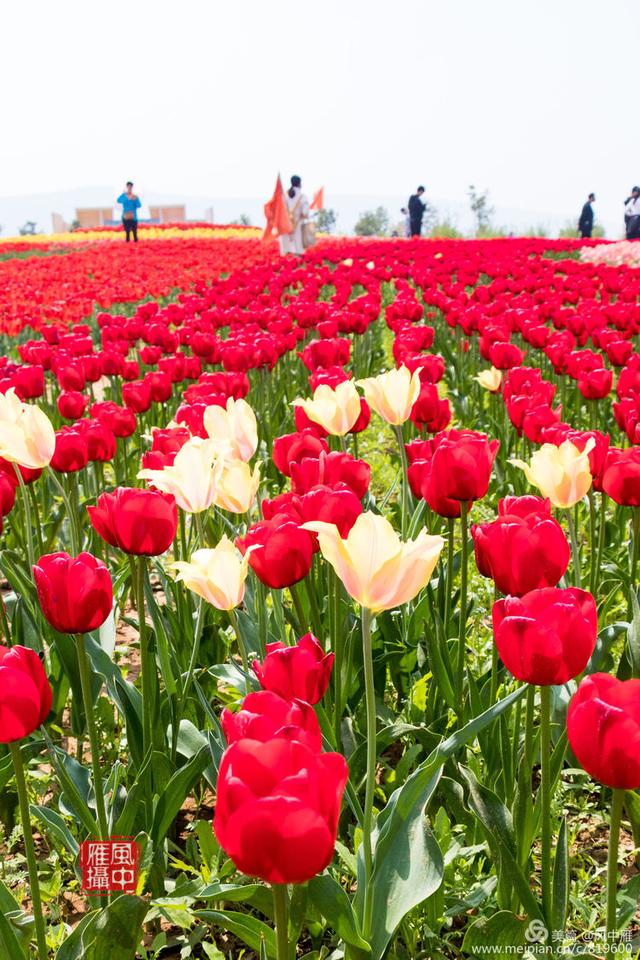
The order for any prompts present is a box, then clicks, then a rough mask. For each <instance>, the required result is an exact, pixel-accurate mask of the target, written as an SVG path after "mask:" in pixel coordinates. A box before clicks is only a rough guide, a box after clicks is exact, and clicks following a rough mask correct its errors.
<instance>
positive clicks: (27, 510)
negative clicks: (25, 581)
mask: <svg viewBox="0 0 640 960" xmlns="http://www.w3.org/2000/svg"><path fill="white" fill-rule="evenodd" d="M13 469H14V470H15V472H16V477H17V478H18V485H19V487H20V495H21V497H22V505H23V506H24V522H25V526H26V528H27V559H28V560H29V573H31V571H32V570H33V565H34V563H35V562H36V555H35V551H34V549H33V527H32V526H31V503H30V502H29V492H28V490H27V485H26V483H25V482H24V480H23V479H22V474H21V473H20V467H19V466H18V464H17V463H14V465H13Z"/></svg>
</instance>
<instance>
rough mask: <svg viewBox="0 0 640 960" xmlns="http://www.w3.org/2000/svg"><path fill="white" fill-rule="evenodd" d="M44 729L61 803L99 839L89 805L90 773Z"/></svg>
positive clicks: (96, 825)
mask: <svg viewBox="0 0 640 960" xmlns="http://www.w3.org/2000/svg"><path fill="white" fill-rule="evenodd" d="M42 729H43V732H44V738H45V740H46V742H47V747H48V749H49V756H50V757H51V762H52V763H53V766H54V767H55V770H56V773H57V775H58V779H59V780H60V784H61V786H62V789H63V795H62V796H61V797H60V800H59V803H60V804H63V805H64V807H65V808H66V809H68V810H69V812H70V813H71V815H72V816H73V817H74V818H75V819H76V820H77V821H78V822H79V823H81V824H82V825H83V826H84V828H85V829H86V830H87V832H88V833H89V834H90V835H91V836H96V837H97V836H98V834H99V832H100V831H99V830H98V824H97V822H96V819H95V817H94V815H93V811H92V810H91V807H90V806H89V803H88V796H89V771H88V770H85V769H84V767H82V766H81V765H80V764H79V763H78V761H77V760H74V758H73V757H71V756H69V754H68V753H66V752H65V751H64V750H62V749H61V748H60V747H57V746H56V745H55V744H54V743H53V741H52V740H51V738H50V736H49V734H48V733H47V732H46V730H44V728H42Z"/></svg>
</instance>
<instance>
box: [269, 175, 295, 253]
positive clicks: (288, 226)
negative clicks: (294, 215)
mask: <svg viewBox="0 0 640 960" xmlns="http://www.w3.org/2000/svg"><path fill="white" fill-rule="evenodd" d="M264 215H265V217H266V219H267V223H266V226H265V228H264V233H263V234H262V239H263V240H269V239H271V238H272V237H280V236H282V234H283V233H293V224H292V223H291V218H290V217H289V211H288V210H287V204H286V202H285V199H284V190H283V189H282V180H281V179H280V174H278V179H277V180H276V188H275V190H274V191H273V196H272V197H271V200H268V201H267V203H265V205H264Z"/></svg>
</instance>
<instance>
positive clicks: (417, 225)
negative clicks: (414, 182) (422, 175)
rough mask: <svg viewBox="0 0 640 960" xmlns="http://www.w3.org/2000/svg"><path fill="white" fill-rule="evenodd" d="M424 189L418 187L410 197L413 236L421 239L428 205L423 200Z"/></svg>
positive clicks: (410, 219) (409, 205)
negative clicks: (423, 220)
mask: <svg viewBox="0 0 640 960" xmlns="http://www.w3.org/2000/svg"><path fill="white" fill-rule="evenodd" d="M423 193H424V187H418V189H417V190H416V192H415V193H412V194H411V196H410V197H409V203H408V204H407V206H408V207H409V222H410V225H411V236H412V237H419V236H420V234H421V232H422V218H423V216H424V211H425V209H426V206H427V205H426V203H424V201H423V200H422V194H423Z"/></svg>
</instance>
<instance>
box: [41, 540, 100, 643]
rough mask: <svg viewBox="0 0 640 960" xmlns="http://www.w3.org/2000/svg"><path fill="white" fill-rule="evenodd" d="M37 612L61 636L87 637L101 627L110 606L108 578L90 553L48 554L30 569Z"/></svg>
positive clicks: (98, 561)
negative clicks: (72, 555)
mask: <svg viewBox="0 0 640 960" xmlns="http://www.w3.org/2000/svg"><path fill="white" fill-rule="evenodd" d="M33 576H34V580H35V583H36V589H37V591H38V600H39V602H40V608H41V610H42V613H43V614H44V617H45V619H46V620H47V622H48V623H50V624H51V626H52V627H53V628H54V629H55V630H58V631H59V632H60V633H89V631H90V630H97V628H98V627H100V626H102V624H103V623H104V622H105V620H106V619H107V617H108V616H109V614H110V613H111V608H112V606H113V587H112V584H111V576H110V574H109V571H108V570H107V568H106V567H105V565H104V563H103V562H102V561H101V560H98V559H96V557H94V556H92V554H90V553H79V554H78V556H77V557H70V556H69V554H68V553H49V554H46V555H45V556H43V557H40V559H39V560H38V562H37V563H36V564H35V565H34V567H33Z"/></svg>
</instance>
